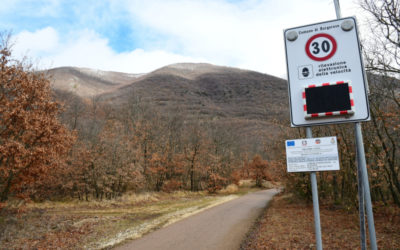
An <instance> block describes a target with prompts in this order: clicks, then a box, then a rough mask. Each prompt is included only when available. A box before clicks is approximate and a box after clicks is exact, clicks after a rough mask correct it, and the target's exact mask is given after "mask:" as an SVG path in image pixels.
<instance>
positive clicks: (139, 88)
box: [48, 63, 289, 136]
mask: <svg viewBox="0 0 400 250" xmlns="http://www.w3.org/2000/svg"><path fill="white" fill-rule="evenodd" d="M48 73H49V74H51V76H52V79H53V80H52V87H53V88H54V89H55V90H58V91H70V92H73V93H74V94H76V95H78V96H80V97H81V98H83V99H90V98H93V97H96V98H97V99H98V100H100V101H101V102H102V103H107V104H109V105H111V106H113V107H123V106H124V105H127V104H129V102H131V101H132V100H137V99H140V100H141V101H142V102H144V103H147V104H151V105H152V106H155V107H157V108H158V109H159V110H161V113H163V114H171V112H172V113H176V112H179V115H181V116H184V117H186V118H185V119H188V120H191V119H192V118H194V117H196V118H198V117H200V118H201V119H207V120H211V121H214V122H216V123H218V124H225V125H229V126H230V127H233V128H235V129H238V131H239V132H240V133H241V134H248V135H250V134H253V135H256V136H259V134H260V133H262V134H265V133H267V134H269V135H274V134H276V131H277V126H276V125H275V120H287V119H288V117H289V111H288V101H287V83H286V81H285V80H283V79H280V78H277V77H273V76H270V75H267V74H262V73H258V72H254V71H249V70H242V69H237V68H230V67H221V66H215V65H211V64H205V63H200V64H195V63H180V64H173V65H169V66H166V67H163V68H160V69H157V70H155V71H153V72H150V73H147V74H140V75H133V74H126V73H118V72H105V71H99V70H90V69H81V68H56V69H52V70H49V71H48Z"/></svg>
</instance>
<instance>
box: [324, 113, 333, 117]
mask: <svg viewBox="0 0 400 250" xmlns="http://www.w3.org/2000/svg"><path fill="white" fill-rule="evenodd" d="M325 115H326V116H330V115H333V112H326V113H325Z"/></svg>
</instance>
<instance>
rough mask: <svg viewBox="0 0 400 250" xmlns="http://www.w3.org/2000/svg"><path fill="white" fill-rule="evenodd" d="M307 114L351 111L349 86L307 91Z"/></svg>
mask: <svg viewBox="0 0 400 250" xmlns="http://www.w3.org/2000/svg"><path fill="white" fill-rule="evenodd" d="M305 94H306V103H307V114H315V113H325V112H334V111H343V110H350V109H351V102H350V95H349V85H348V84H347V83H343V84H334V85H327V86H321V87H312V88H306V89H305Z"/></svg>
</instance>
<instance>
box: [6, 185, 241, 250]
mask: <svg viewBox="0 0 400 250" xmlns="http://www.w3.org/2000/svg"><path fill="white" fill-rule="evenodd" d="M236 197H237V195H214V196H210V195H207V194H206V193H205V192H197V193H191V192H184V191H179V192H174V193H170V194H168V193H143V194H127V195H124V196H122V197H120V198H118V199H115V200H110V201H101V202H100V201H91V202H83V201H68V202H43V203H32V204H28V205H27V206H26V207H25V211H24V212H22V213H16V211H15V209H14V208H9V209H8V210H7V209H6V210H3V211H2V213H1V214H0V246H1V247H0V248H1V249H52V248H60V249H81V248H90V249H102V248H108V247H111V246H114V245H116V244H119V243H121V242H123V241H125V240H127V239H134V238H138V237H141V236H142V235H143V234H146V233H148V232H151V231H153V230H155V229H157V228H160V227H163V226H165V225H168V224H170V223H173V222H175V221H177V220H180V219H182V218H185V217H187V216H190V215H192V214H194V213H197V212H200V211H202V210H204V209H206V208H209V207H212V206H215V205H218V204H220V203H222V202H226V201H228V200H231V199H234V198H236Z"/></svg>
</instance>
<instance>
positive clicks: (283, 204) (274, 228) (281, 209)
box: [241, 195, 400, 249]
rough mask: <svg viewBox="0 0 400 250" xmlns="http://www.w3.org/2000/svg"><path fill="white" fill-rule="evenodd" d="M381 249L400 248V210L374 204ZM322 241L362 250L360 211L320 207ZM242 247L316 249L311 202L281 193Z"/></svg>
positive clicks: (334, 246) (325, 244) (330, 245)
mask: <svg viewBox="0 0 400 250" xmlns="http://www.w3.org/2000/svg"><path fill="white" fill-rule="evenodd" d="M374 210H375V211H374V217H375V227H376V231H377V232H376V235H377V241H378V247H379V248H380V249H400V234H399V232H400V209H399V208H398V207H393V206H391V207H378V206H376V207H374ZM320 213H321V229H322V242H323V247H324V248H325V249H359V248H360V239H359V235H360V234H359V217H358V212H357V211H352V212H349V211H344V210H341V209H333V208H329V207H321V209H320ZM241 249H315V236H314V215H313V209H312V204H306V203H304V202H302V201H294V200H293V198H291V197H289V196H288V195H278V196H276V197H275V198H274V200H273V202H272V203H271V205H270V206H269V208H268V209H267V210H266V211H265V213H264V214H263V216H262V217H260V219H259V221H258V222H257V224H256V225H255V227H254V229H253V230H252V232H250V233H249V235H248V237H247V239H246V241H245V242H244V243H243V244H242V248H241Z"/></svg>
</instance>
